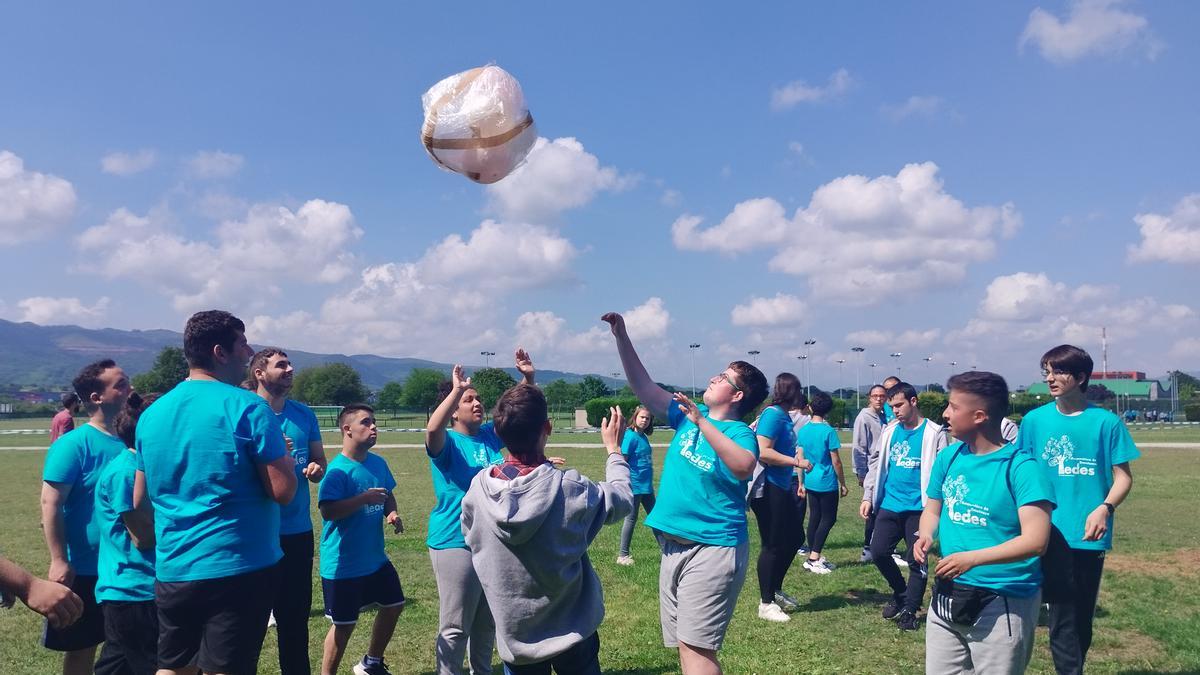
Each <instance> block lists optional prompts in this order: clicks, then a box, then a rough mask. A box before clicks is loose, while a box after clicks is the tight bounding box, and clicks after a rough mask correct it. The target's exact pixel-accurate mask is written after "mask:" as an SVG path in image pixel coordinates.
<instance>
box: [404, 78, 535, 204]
mask: <svg viewBox="0 0 1200 675" xmlns="http://www.w3.org/2000/svg"><path fill="white" fill-rule="evenodd" d="M421 106H422V107H423V108H424V109H425V124H424V125H423V126H422V128H421V142H422V143H423V144H424V145H425V151H426V152H428V153H429V156H430V157H431V158H433V161H435V162H437V164H438V166H441V167H442V168H444V169H447V170H449V171H453V172H455V173H460V174H462V175H464V176H466V177H467V178H470V179H471V180H473V181H475V182H476V183H484V184H488V183H495V182H496V181H498V180H500V179H502V178H504V177H505V176H507V175H508V174H510V173H512V171H513V169H515V168H517V167H518V166H519V165H520V164H521V162H523V161H525V156H526V155H528V154H529V149H530V148H532V147H533V143H534V141H536V140H537V129H536V128H535V127H534V124H533V116H532V115H531V114H530V113H529V107H528V106H527V105H526V104H525V95H524V93H522V92H521V84H520V83H519V82H517V78H515V77H513V76H512V75H510V74H509V73H508V72H506V71H505V70H504V69H503V68H500V67H499V66H494V65H487V66H483V67H482V68H472V69H471V70H467V71H464V72H461V73H458V74H457V75H451V76H450V77H447V78H446V79H444V80H442V81H441V82H438V83H437V84H435V85H433V86H432V87H430V88H429V91H427V92H425V95H424V96H422V97H421Z"/></svg>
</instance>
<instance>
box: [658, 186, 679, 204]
mask: <svg viewBox="0 0 1200 675" xmlns="http://www.w3.org/2000/svg"><path fill="white" fill-rule="evenodd" d="M658 202H659V203H660V204H662V205H663V206H668V207H671V208H674V207H677V206H679V205H680V204H682V203H683V194H682V193H680V192H679V190H663V193H662V197H659V199H658Z"/></svg>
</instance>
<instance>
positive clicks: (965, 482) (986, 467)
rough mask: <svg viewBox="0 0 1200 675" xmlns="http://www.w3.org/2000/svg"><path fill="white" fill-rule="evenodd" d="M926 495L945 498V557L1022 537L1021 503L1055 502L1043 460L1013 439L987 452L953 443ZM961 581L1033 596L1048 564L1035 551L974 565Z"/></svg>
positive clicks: (942, 456) (935, 464)
mask: <svg viewBox="0 0 1200 675" xmlns="http://www.w3.org/2000/svg"><path fill="white" fill-rule="evenodd" d="M1006 475H1007V479H1006ZM926 494H928V495H929V498H930V499H939V500H941V501H942V516H941V519H940V520H939V521H938V539H939V541H940V542H941V543H940V547H941V551H942V556H943V557H945V556H948V555H950V554H951V553H959V552H961V551H977V550H979V549H981V548H988V547H990V546H996V545H998V544H1003V543H1004V542H1006V541H1008V540H1010V539H1012V538H1013V537H1016V536H1019V535H1020V534H1021V521H1020V518H1019V516H1018V515H1017V509H1018V508H1020V507H1021V506H1026V505H1029V504H1033V503H1035V502H1049V504H1050V506H1051V507H1053V506H1054V493H1053V492H1052V491H1051V489H1050V485H1049V483H1047V482H1046V477H1045V475H1044V474H1043V473H1042V471H1041V469H1039V468H1038V465H1037V462H1034V461H1033V459H1032V458H1031V457H1029V455H1028V454H1026V453H1024V452H1022V451H1021V450H1019V449H1018V448H1017V446H1016V445H1013V444H1012V443H1009V444H1008V445H1005V446H1004V447H1002V448H1000V449H999V450H996V451H995V452H990V453H988V454H986V455H976V454H974V453H972V452H971V451H970V450H969V449H968V448H967V446H966V445H965V444H963V443H962V442H961V441H960V442H958V443H955V444H954V445H951V446H950V447H948V448H946V449H945V450H943V451H941V452H940V453H938V456H937V459H936V460H935V461H934V462H933V470H932V471H931V472H930V474H929V488H928V489H927V490H926ZM959 580H961V581H962V582H963V583H964V584H970V585H972V586H979V587H980V588H987V589H989V590H991V591H993V592H995V593H1000V594H1002V595H1008V596H1011V597H1017V598H1027V597H1030V596H1031V595H1033V594H1034V593H1037V591H1038V588H1039V587H1040V586H1041V584H1042V567H1041V564H1040V562H1039V559H1038V557H1037V556H1034V557H1031V558H1029V559H1027V560H1021V561H1018V562H1011V563H999V564H994V565H980V566H978V567H973V568H971V569H970V570H968V571H967V572H966V573H965V574H963V575H962V576H960V577H959Z"/></svg>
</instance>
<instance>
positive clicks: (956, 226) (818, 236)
mask: <svg viewBox="0 0 1200 675" xmlns="http://www.w3.org/2000/svg"><path fill="white" fill-rule="evenodd" d="M937 174H938V167H937V165H936V164H934V163H932V162H925V163H923V164H909V165H907V166H905V167H904V168H903V169H901V170H900V171H899V172H898V173H897V174H896V175H895V176H879V177H877V178H867V177H865V176H855V175H851V176H843V177H841V178H838V179H835V180H833V181H830V182H829V183H826V184H825V185H822V186H820V187H819V188H817V189H816V190H815V191H814V192H813V194H812V197H811V199H810V201H809V204H808V206H807V207H804V208H800V209H798V210H797V211H796V213H795V215H794V216H793V217H791V218H790V219H789V218H788V217H787V216H786V215H785V213H784V209H783V206H782V205H781V204H780V203H779V202H777V201H775V200H774V199H770V198H759V199H750V200H746V201H744V202H742V203H740V204H738V205H737V206H735V207H734V209H733V211H732V212H731V213H730V214H729V216H727V217H726V218H725V219H724V220H723V221H722V222H721V223H719V224H717V225H716V226H714V227H711V228H709V229H707V230H701V229H699V225H700V223H701V219H700V218H699V217H697V216H693V215H684V216H681V217H680V218H679V219H677V220H676V221H675V223H674V224H673V225H672V226H671V231H672V237H673V239H674V242H675V246H676V247H677V248H680V249H683V250H697V251H698V250H711V251H719V252H722V253H727V254H733V253H740V252H745V251H749V250H753V249H762V248H767V249H770V250H772V251H773V252H774V254H775V255H774V257H773V258H772V259H771V260H770V262H769V264H768V267H769V268H770V269H771V270H774V271H778V272H783V273H785V274H792V275H797V276H804V277H807V278H808V282H809V285H810V287H811V289H812V291H813V297H816V298H821V299H822V300H825V301H831V302H832V301H839V302H843V303H849V304H858V305H869V304H877V303H878V302H881V301H882V300H883V299H884V296H883V295H882V294H881V293H879V289H880V288H901V287H902V288H908V289H911V290H920V289H924V288H930V287H933V286H938V285H944V284H951V283H958V282H960V281H962V280H963V279H964V278H965V277H966V270H967V267H968V265H969V264H971V263H975V262H979V261H981V260H987V259H989V258H991V257H992V256H993V255H994V254H995V248H996V247H995V239H996V238H997V237H1002V236H1010V235H1011V234H1012V233H1013V232H1015V230H1016V229H1017V228H1018V227H1019V226H1020V223H1021V217H1020V214H1019V213H1017V211H1016V209H1015V208H1014V207H1013V205H1012V204H1011V203H1010V204H1004V205H1002V206H975V207H967V206H965V205H964V204H963V203H962V202H961V201H960V200H958V199H956V198H955V197H953V196H952V195H950V194H949V193H947V192H946V191H945V190H944V188H943V185H942V181H941V179H940V178H939V177H938V175H937Z"/></svg>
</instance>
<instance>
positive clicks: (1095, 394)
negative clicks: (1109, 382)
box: [1084, 384, 1117, 403]
mask: <svg viewBox="0 0 1200 675" xmlns="http://www.w3.org/2000/svg"><path fill="white" fill-rule="evenodd" d="M1116 397H1117V395H1116V394H1114V393H1113V392H1112V390H1111V389H1109V388H1108V387H1106V386H1104V385H1102V384H1088V389H1087V392H1086V393H1085V394H1084V398H1086V399H1087V400H1089V401H1093V402H1096V403H1099V402H1101V401H1108V400H1111V399H1114V398H1116Z"/></svg>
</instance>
